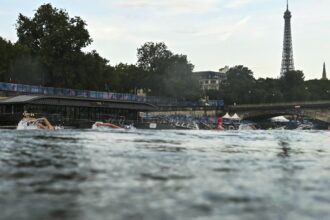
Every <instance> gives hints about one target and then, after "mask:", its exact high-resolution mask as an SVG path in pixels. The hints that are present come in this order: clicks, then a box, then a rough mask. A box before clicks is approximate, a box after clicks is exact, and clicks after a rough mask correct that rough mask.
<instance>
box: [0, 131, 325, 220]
mask: <svg viewBox="0 0 330 220" xmlns="http://www.w3.org/2000/svg"><path fill="white" fill-rule="evenodd" d="M329 137H330V133H329V132H322V131H246V132H244V131H243V132H242V131H239V132H238V131H233V132H213V131H152V130H136V131H116V130H113V131H109V130H108V131H107V130H105V131H104V130H103V131H95V130H62V131H55V132H47V131H16V130H0V140H1V144H0V207H1V213H0V219H15V220H21V219H33V220H37V219H49V220H53V219H68V220H69V219H70V220H75V219H77V220H78V219H79V220H80V219H82V220H84V219H86V220H90V219H96V220H97V219H111V220H112V219H113V220H117V219H118V220H128V219H133V220H140V219H141V220H157V219H162V220H186V219H187V220H188V219H189V220H191V219H193V220H194V219H198V220H204V219H205V220H206V219H207V220H209V219H210V220H213V219H214V220H218V219H251V220H252V219H253V220H254V219H263V220H264V219H301V220H303V219H328V218H329V216H330V208H329V207H330V146H329V140H330V138H329Z"/></svg>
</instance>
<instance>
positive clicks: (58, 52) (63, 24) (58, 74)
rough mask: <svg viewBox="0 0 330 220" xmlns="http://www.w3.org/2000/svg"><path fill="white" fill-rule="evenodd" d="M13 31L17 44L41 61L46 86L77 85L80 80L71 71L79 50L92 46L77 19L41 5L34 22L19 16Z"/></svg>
mask: <svg viewBox="0 0 330 220" xmlns="http://www.w3.org/2000/svg"><path fill="white" fill-rule="evenodd" d="M16 29H17V36H18V43H19V44H21V45H25V46H27V47H28V48H29V49H30V50H31V53H32V55H33V56H38V57H40V59H41V62H42V63H43V65H44V67H45V68H46V69H47V73H45V74H46V75H47V76H46V78H47V82H46V84H48V85H52V86H64V87H72V86H73V87H77V86H75V85H79V83H77V81H75V80H77V79H79V78H80V76H79V73H77V72H75V71H74V68H75V66H76V64H81V63H79V59H80V58H81V56H82V52H81V49H82V48H84V47H86V46H88V45H89V44H90V43H91V42H92V39H91V38H90V36H89V33H88V31H87V29H86V23H85V22H84V21H83V20H82V19H81V18H80V17H74V18H70V17H69V15H68V13H67V12H66V11H64V10H62V9H57V8H55V7H53V6H52V5H51V4H44V5H41V6H40V7H39V8H38V9H37V10H36V13H35V14H34V17H33V18H28V17H26V16H24V15H22V14H19V16H18V20H17V25H16ZM90 74H92V73H90ZM92 87H95V86H92Z"/></svg>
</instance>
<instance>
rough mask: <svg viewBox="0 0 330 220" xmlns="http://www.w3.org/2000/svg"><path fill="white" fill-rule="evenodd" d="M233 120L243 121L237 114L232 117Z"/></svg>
mask: <svg viewBox="0 0 330 220" xmlns="http://www.w3.org/2000/svg"><path fill="white" fill-rule="evenodd" d="M231 119H233V120H241V118H240V117H239V116H238V115H237V114H236V113H235V114H234V115H233V116H232V117H231Z"/></svg>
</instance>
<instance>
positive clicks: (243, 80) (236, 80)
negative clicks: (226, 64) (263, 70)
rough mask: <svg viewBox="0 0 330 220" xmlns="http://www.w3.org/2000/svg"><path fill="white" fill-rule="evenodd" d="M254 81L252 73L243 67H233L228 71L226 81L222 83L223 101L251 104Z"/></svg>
mask: <svg viewBox="0 0 330 220" xmlns="http://www.w3.org/2000/svg"><path fill="white" fill-rule="evenodd" d="M255 84H256V80H255V78H254V77H253V72H252V71H251V70H250V69H248V68H247V67H244V66H235V67H232V68H230V69H229V70H228V72H227V80H226V81H224V82H222V85H221V90H222V93H223V95H224V97H223V98H224V99H225V100H226V101H227V102H229V103H251V102H253V98H254V93H252V92H253V88H254V87H255Z"/></svg>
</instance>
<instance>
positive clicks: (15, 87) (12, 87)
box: [0, 82, 224, 107]
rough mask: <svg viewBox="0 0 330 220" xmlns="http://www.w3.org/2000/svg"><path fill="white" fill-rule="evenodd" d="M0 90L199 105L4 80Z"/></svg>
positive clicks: (219, 103)
mask: <svg viewBox="0 0 330 220" xmlns="http://www.w3.org/2000/svg"><path fill="white" fill-rule="evenodd" d="M0 91H8V92H21V93H28V94H40V95H50V96H67V97H83V98H95V99H106V100H117V101H132V102H144V103H150V104H154V105H163V106H187V107H198V106H200V104H199V102H194V101H182V100H177V99H175V98H165V97H155V96H138V95H134V94H127V93H114V92H100V91H90V90H77V89H65V88H54V87H44V86H32V85H24V84H14V83H5V82H0ZM208 104H209V106H213V107H223V106H224V102H223V100H209V102H208Z"/></svg>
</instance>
